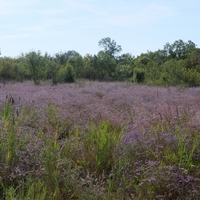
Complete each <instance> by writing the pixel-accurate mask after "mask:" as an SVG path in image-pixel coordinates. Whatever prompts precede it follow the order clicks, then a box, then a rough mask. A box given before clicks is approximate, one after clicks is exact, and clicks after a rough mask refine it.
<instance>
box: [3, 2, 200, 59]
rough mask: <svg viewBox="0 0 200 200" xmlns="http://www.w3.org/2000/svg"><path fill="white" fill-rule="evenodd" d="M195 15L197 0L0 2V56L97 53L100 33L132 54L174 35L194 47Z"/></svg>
mask: <svg viewBox="0 0 200 200" xmlns="http://www.w3.org/2000/svg"><path fill="white" fill-rule="evenodd" d="M199 19H200V1H199V0H190V1H188V0H187V1H186V0H163V1H160V0H159V1H158V0H99V1H97V0H96V1H95V0H48V1H47V0H0V48H1V52H2V55H1V56H10V57H17V56H20V55H21V53H28V52H29V51H32V50H34V51H38V50H40V51H41V52H42V53H45V52H48V53H49V54H51V55H54V54H55V53H59V52H66V51H68V50H75V51H77V52H79V53H80V54H81V55H82V56H84V55H85V54H87V53H89V54H97V53H98V52H99V51H100V50H101V48H100V47H99V46H98V41H99V40H100V39H101V38H104V37H110V38H111V39H113V40H115V41H116V42H117V44H119V45H121V46H122V50H123V51H122V52H121V53H131V54H132V55H133V56H137V55H140V54H141V53H146V52H147V50H150V51H156V50H158V49H162V48H163V46H164V45H165V44H166V43H167V42H169V43H173V42H174V41H175V40H179V39H182V40H183V41H185V42H187V41H188V40H192V41H193V42H194V43H195V44H197V47H200V21H199Z"/></svg>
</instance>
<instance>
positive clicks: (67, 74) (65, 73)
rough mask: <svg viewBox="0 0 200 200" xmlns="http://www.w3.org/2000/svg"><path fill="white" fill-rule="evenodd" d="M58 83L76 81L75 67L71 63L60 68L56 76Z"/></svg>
mask: <svg viewBox="0 0 200 200" xmlns="http://www.w3.org/2000/svg"><path fill="white" fill-rule="evenodd" d="M56 82H57V83H64V82H67V83H73V82H75V72H74V68H73V67H72V66H71V65H69V64H68V65H67V66H66V67H62V68H60V69H59V70H58V73H57V76H56Z"/></svg>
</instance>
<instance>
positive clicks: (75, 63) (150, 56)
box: [0, 37, 200, 86]
mask: <svg viewBox="0 0 200 200" xmlns="http://www.w3.org/2000/svg"><path fill="white" fill-rule="evenodd" d="M98 44H99V46H101V47H103V48H104V49H103V50H101V51H99V52H98V54H97V55H90V54H86V55H85V56H84V57H82V56H81V55H80V54H79V53H78V52H76V51H73V50H70V51H68V52H64V53H63V52H60V53H56V54H55V55H54V56H51V55H49V54H48V53H45V54H44V55H42V54H41V52H40V51H38V52H35V51H32V52H29V53H26V54H25V55H24V54H22V55H21V56H19V57H18V58H10V57H1V58H0V79H1V80H3V81H6V80H17V81H23V80H24V79H31V80H33V81H34V83H35V84H40V81H41V80H49V79H51V80H52V82H53V83H54V84H55V83H58V82H74V81H75V80H76V79H80V78H83V79H89V80H99V81H134V82H139V83H142V82H144V83H146V84H150V85H183V86H199V85H200V49H199V48H197V47H196V44H195V43H193V42H192V41H190V40H189V41H188V42H184V41H183V40H177V41H175V42H174V43H173V44H170V43H166V44H165V45H164V47H163V49H159V50H157V51H155V52H151V51H148V52H147V53H142V54H141V55H140V56H137V57H134V56H132V55H131V54H129V53H125V54H122V55H118V54H119V52H120V51H121V50H122V48H121V46H120V45H117V43H116V42H115V41H114V40H111V39H110V38H109V37H107V38H103V39H101V40H100V41H99V43H98Z"/></svg>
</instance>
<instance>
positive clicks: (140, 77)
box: [133, 68, 145, 83]
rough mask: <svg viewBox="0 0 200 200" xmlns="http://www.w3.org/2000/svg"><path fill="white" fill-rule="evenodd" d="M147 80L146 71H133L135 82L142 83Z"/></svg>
mask: <svg viewBox="0 0 200 200" xmlns="http://www.w3.org/2000/svg"><path fill="white" fill-rule="evenodd" d="M144 79H145V70H144V69H141V68H135V69H134V70H133V81H135V82H138V83H142V82H144Z"/></svg>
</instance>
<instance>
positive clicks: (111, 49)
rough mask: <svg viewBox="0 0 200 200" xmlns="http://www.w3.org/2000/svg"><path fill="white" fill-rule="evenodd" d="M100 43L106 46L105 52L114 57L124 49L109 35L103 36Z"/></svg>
mask: <svg viewBox="0 0 200 200" xmlns="http://www.w3.org/2000/svg"><path fill="white" fill-rule="evenodd" d="M98 44H99V46H102V47H103V48H104V52H105V53H106V54H108V55H109V56H111V57H112V58H114V57H115V54H117V53H119V52H120V51H122V47H121V46H120V45H117V43H116V42H115V41H114V40H111V38H109V37H106V38H102V39H101V40H100V41H99V43H98Z"/></svg>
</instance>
